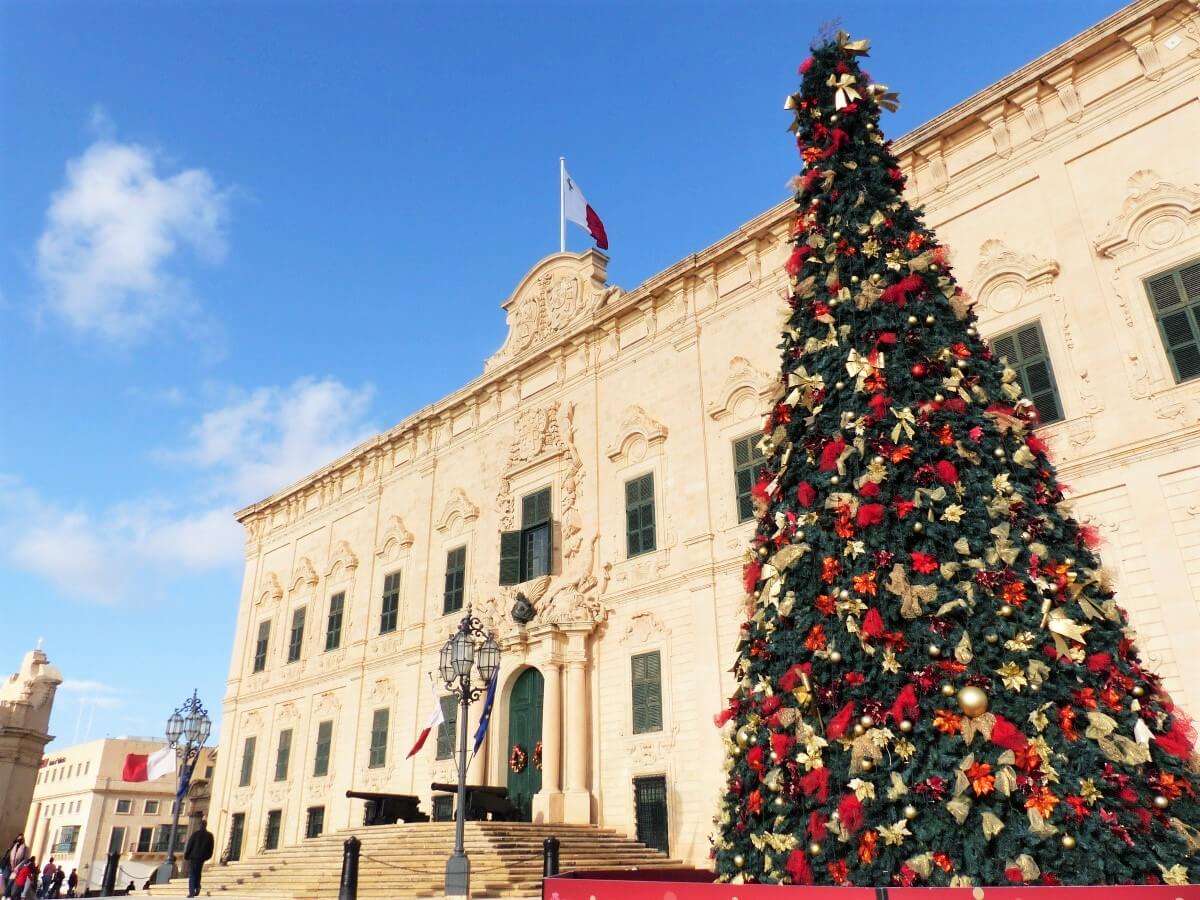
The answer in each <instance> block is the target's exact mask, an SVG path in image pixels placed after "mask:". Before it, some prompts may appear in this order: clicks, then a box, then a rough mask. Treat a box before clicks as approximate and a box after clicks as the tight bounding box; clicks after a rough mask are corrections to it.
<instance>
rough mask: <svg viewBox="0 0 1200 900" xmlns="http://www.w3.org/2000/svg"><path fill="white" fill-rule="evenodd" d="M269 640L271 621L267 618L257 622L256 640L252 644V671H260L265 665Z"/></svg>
mask: <svg viewBox="0 0 1200 900" xmlns="http://www.w3.org/2000/svg"><path fill="white" fill-rule="evenodd" d="M270 640H271V621H270V620H269V619H268V620H266V621H264V622H259V623H258V640H257V641H255V644H254V671H255V672H261V671H262V670H263V669H265V668H266V667H267V646H268V644H269V643H270Z"/></svg>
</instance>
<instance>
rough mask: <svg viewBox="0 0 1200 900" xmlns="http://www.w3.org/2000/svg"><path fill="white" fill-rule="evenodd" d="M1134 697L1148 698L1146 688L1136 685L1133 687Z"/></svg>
mask: <svg viewBox="0 0 1200 900" xmlns="http://www.w3.org/2000/svg"><path fill="white" fill-rule="evenodd" d="M1133 696H1135V697H1144V696H1146V689H1145V688H1144V687H1142V686H1141V685H1140V684H1135V685H1134V686H1133Z"/></svg>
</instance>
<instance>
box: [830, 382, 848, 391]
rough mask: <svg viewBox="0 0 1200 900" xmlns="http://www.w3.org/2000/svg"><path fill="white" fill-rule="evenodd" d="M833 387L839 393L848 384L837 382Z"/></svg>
mask: <svg viewBox="0 0 1200 900" xmlns="http://www.w3.org/2000/svg"><path fill="white" fill-rule="evenodd" d="M833 386H834V387H835V388H836V389H837V390H839V391H840V390H841V389H842V388H844V387H845V386H846V382H844V381H835V382H834V383H833Z"/></svg>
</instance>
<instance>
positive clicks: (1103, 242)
mask: <svg viewBox="0 0 1200 900" xmlns="http://www.w3.org/2000/svg"><path fill="white" fill-rule="evenodd" d="M1198 220H1200V184H1193V185H1179V184H1173V183H1172V182H1170V181H1167V180H1166V179H1164V178H1162V177H1161V176H1160V175H1159V174H1158V173H1157V172H1154V171H1153V170H1151V169H1141V170H1139V171H1137V172H1134V173H1133V175H1131V176H1130V178H1129V183H1128V186H1127V189H1126V194H1125V202H1124V203H1123V204H1122V205H1121V212H1120V214H1118V215H1117V217H1116V218H1115V219H1113V220H1112V221H1111V222H1109V223H1108V226H1107V227H1106V228H1105V229H1104V232H1103V233H1102V234H1100V236H1099V237H1097V238H1096V240H1095V247H1096V252H1097V253H1099V254H1100V255H1101V256H1108V257H1116V256H1117V254H1118V253H1120V252H1121V251H1122V250H1124V249H1126V248H1127V247H1131V246H1143V247H1146V248H1147V249H1150V250H1159V249H1162V248H1163V247H1169V246H1171V245H1172V244H1174V243H1175V242H1176V241H1178V240H1179V239H1180V238H1182V237H1183V235H1184V233H1185V232H1186V230H1187V229H1188V227H1189V226H1193V225H1195V224H1196V223H1197V221H1198Z"/></svg>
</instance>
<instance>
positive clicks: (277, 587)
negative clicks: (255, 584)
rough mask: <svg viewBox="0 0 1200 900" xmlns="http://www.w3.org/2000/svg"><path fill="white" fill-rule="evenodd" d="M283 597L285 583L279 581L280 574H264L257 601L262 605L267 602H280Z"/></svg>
mask: <svg viewBox="0 0 1200 900" xmlns="http://www.w3.org/2000/svg"><path fill="white" fill-rule="evenodd" d="M282 599H283V585H281V584H280V583H279V576H278V575H276V574H275V573H274V572H268V573H267V574H266V575H264V576H263V579H262V585H261V586H260V588H259V590H258V599H257V601H256V602H257V603H258V605H259V606H262V605H263V604H265V603H269V602H270V603H278V602H279V601H280V600H282Z"/></svg>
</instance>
